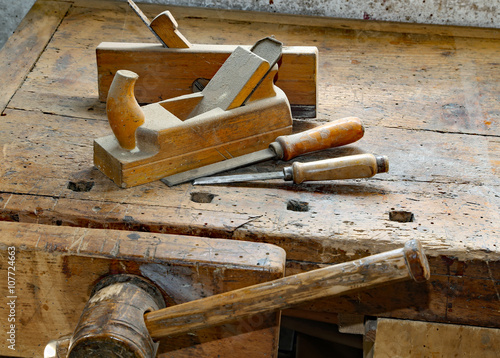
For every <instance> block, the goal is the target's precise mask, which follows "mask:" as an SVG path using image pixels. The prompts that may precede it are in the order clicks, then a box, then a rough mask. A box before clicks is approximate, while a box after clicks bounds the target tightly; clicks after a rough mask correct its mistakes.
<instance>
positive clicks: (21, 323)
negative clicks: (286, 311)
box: [0, 222, 285, 357]
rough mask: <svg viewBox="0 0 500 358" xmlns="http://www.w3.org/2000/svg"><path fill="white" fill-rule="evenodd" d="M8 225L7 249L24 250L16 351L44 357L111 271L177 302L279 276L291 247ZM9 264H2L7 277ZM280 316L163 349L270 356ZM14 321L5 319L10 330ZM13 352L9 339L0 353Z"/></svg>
mask: <svg viewBox="0 0 500 358" xmlns="http://www.w3.org/2000/svg"><path fill="white" fill-rule="evenodd" d="M0 232H1V233H2V235H0V248H2V254H3V253H4V252H7V247H14V248H15V253H16V254H15V267H16V284H15V294H16V296H17V299H16V312H17V313H16V332H17V333H16V351H15V354H17V355H18V356H23V357H40V356H41V355H42V352H43V349H44V347H45V344H47V343H48V342H49V341H50V340H52V339H58V338H60V337H62V336H65V335H70V334H71V333H72V331H73V329H74V328H75V327H76V323H77V321H78V319H79V316H80V312H82V310H83V307H84V305H85V303H86V301H87V300H88V297H89V295H90V292H91V290H92V288H93V287H94V285H95V284H96V283H97V282H98V281H99V280H100V279H101V278H103V277H105V276H107V275H109V274H119V273H129V274H134V275H140V276H142V277H145V278H147V279H149V280H150V281H152V282H154V283H155V284H156V285H157V286H158V287H159V288H160V290H162V292H163V294H164V295H165V300H166V302H167V304H168V305H173V304H179V303H182V302H187V301H191V300H193V299H197V298H201V297H206V296H210V295H213V294H217V293H221V292H225V291H227V290H233V289H236V288H240V287H244V286H247V285H252V284H255V283H259V282H263V281H266V280H271V279H276V278H279V277H281V276H282V275H283V266H284V260H285V254H284V251H283V250H281V249H279V248H277V247H273V246H270V245H257V244H253V243H244V242H235V241H224V240H222V241H220V240H208V239H203V238H199V237H179V236H175V235H158V234H149V233H141V232H127V231H113V230H106V231H104V230H91V229H85V228H69V227H58V226H54V225H51V226H47V225H34V224H21V223H7V222H0ZM7 267H8V265H7V264H3V265H2V266H1V270H0V271H1V276H2V277H3V278H5V281H4V282H6V281H7ZM8 309H9V307H8V306H7V305H2V307H1V308H0V313H1V314H2V315H4V316H7V314H8V313H7V310H8ZM278 319H279V316H276V315H275V314H272V315H260V316H254V317H250V318H248V319H246V320H242V321H239V322H236V323H234V324H228V325H225V326H220V327H218V328H216V329H213V330H200V331H198V332H191V334H190V335H187V336H179V338H178V339H167V340H164V341H161V342H160V350H159V352H160V353H167V352H168V353H169V355H168V357H184V356H188V355H189V354H200V353H201V354H204V355H207V356H210V355H212V354H215V352H217V354H221V356H227V357H233V356H234V352H233V351H232V350H233V349H234V347H233V344H234V345H235V347H237V349H240V350H241V352H242V354H245V352H246V353H247V354H250V351H251V352H260V353H257V354H262V355H265V354H268V353H269V352H272V351H274V350H275V349H276V347H277V333H278V330H277V329H276V328H275V327H276V323H277V322H278V321H277V320H278ZM8 325H9V322H8V321H7V320H4V321H3V322H2V323H1V328H2V330H5V332H7V328H8ZM238 334H241V335H238ZM220 342H224V344H223V345H222V346H221V345H220ZM245 346H246V348H245ZM250 347H251V348H250ZM11 353H12V351H11V350H9V349H8V348H7V341H5V340H4V341H3V342H1V343H0V354H2V355H10V354H11ZM159 356H160V357H161V356H162V354H160V355H159Z"/></svg>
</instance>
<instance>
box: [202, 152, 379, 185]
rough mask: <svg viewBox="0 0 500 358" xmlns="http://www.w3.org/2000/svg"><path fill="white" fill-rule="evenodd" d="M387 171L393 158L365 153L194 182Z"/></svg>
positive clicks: (323, 177)
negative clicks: (275, 170)
mask: <svg viewBox="0 0 500 358" xmlns="http://www.w3.org/2000/svg"><path fill="white" fill-rule="evenodd" d="M387 171H389V160H388V159H387V157H386V156H375V155H373V154H369V153H365V154H357V155H349V156H346V157H340V158H331V159H324V160H318V161H315V162H308V163H299V162H295V163H293V164H292V165H291V166H289V167H285V168H284V169H283V171H281V172H271V173H256V174H239V175H225V176H218V177H206V178H199V179H196V180H195V181H194V183H193V184H194V185H206V184H224V183H235V182H245V181H253V180H269V179H283V180H285V181H293V182H294V183H295V184H300V183H303V182H305V181H321V180H340V179H356V178H369V177H372V176H374V175H375V174H378V173H385V172H387Z"/></svg>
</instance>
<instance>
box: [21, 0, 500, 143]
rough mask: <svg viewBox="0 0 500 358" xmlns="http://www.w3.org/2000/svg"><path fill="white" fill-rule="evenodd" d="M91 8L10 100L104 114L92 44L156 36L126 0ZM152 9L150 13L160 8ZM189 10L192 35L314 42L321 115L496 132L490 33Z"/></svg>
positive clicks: (70, 21) (73, 15)
mask: <svg viewBox="0 0 500 358" xmlns="http://www.w3.org/2000/svg"><path fill="white" fill-rule="evenodd" d="M89 6H95V8H93V9H92V10H89V9H88V8H86V7H84V6H83V5H82V4H81V3H80V6H74V7H73V8H72V9H71V11H70V13H69V14H68V16H67V17H66V18H65V20H64V22H63V23H62V24H61V26H60V29H59V30H58V32H57V33H56V34H55V36H54V39H53V40H52V41H51V43H50V45H49V47H48V48H47V50H46V51H45V52H44V54H43V56H42V57H41V58H40V61H39V62H38V66H37V68H36V69H35V71H34V72H33V73H32V74H30V76H29V78H28V79H27V82H26V84H25V85H24V86H23V87H22V88H21V89H20V90H19V91H18V93H17V94H16V96H15V97H14V98H13V100H12V102H11V106H12V107H14V108H22V109H38V110H42V111H45V112H49V113H57V114H67V115H71V116H78V117H83V118H98V119H104V118H105V115H104V106H103V104H100V103H99V102H98V101H97V100H96V96H97V92H96V86H97V78H96V74H95V66H96V64H95V53H94V50H95V48H96V47H97V46H98V44H99V43H100V42H104V41H126V42H151V43H155V41H156V40H155V39H154V37H153V35H152V34H151V33H150V32H149V31H148V30H147V28H146V27H145V26H144V25H143V24H142V22H141V21H140V20H139V19H137V16H136V15H135V14H134V13H133V11H132V10H131V9H127V5H126V4H122V3H120V4H115V5H113V3H106V2H103V5H102V6H101V5H95V4H94V5H89ZM113 6H115V7H113ZM148 9H151V10H148V11H150V14H149V15H152V14H153V13H154V9H159V7H151V8H149V7H148ZM190 11H194V10H193V9H191V8H176V13H175V12H173V13H174V15H175V16H176V17H179V18H180V19H182V20H179V21H180V22H181V23H182V24H183V29H182V31H183V33H185V34H186V36H188V38H190V39H191V40H192V42H194V43H207V44H211V43H213V44H242V43H243V44H248V43H253V42H255V40H256V39H258V38H261V37H264V36H268V35H269V34H274V35H275V36H276V38H277V39H279V40H280V41H282V42H283V43H284V44H285V45H287V46H294V45H314V46H317V47H318V49H319V67H318V79H317V82H318V89H317V93H318V103H319V106H318V110H319V115H318V117H320V118H332V117H333V118H340V117H346V116H352V115H355V116H358V117H360V118H362V119H363V120H364V121H365V123H366V124H367V125H373V126H375V125H377V126H380V125H382V126H386V127H399V128H405V129H423V130H430V131H437V132H453V133H468V134H484V135H492V136H498V133H499V128H498V123H499V122H500V119H499V113H500V112H499V109H498V102H497V101H496V99H497V98H498V97H499V96H500V93H499V91H500V89H499V88H498V86H497V83H498V82H499V81H500V78H499V76H500V71H498V68H499V66H500V65H499V64H498V61H497V59H498V57H499V51H500V50H499V49H500V44H499V41H500V40H499V39H498V38H494V36H492V38H489V39H488V38H460V37H448V36H437V35H428V34H408V33H397V32H383V31H380V32H374V31H368V32H367V31H353V30H346V29H336V28H328V27H327V28H322V27H316V26H313V25H310V26H306V25H305V24H303V25H302V26H299V25H298V24H294V25H287V26H284V25H283V24H280V23H279V21H278V20H277V18H278V17H276V16H274V17H273V16H272V15H267V16H271V17H270V18H269V20H268V22H244V23H243V24H242V23H241V22H238V21H233V20H231V19H229V20H225V19H224V18H221V17H218V16H215V15H214V14H212V15H210V16H191V15H190V14H191V12H190ZM196 11H203V10H199V9H198V10H196ZM207 11H208V10H207ZM208 12H210V11H208ZM183 16H184V17H183ZM228 16H229V15H228ZM271 19H275V20H276V21H271ZM104 23H105V24H106V26H103V24H104ZM243 25H244V26H243ZM83 26H85V28H86V29H87V31H85V32H82V31H80V29H81V28H82V27H83ZM222 28H223V29H224V31H221V29H222ZM122 29H123V30H122ZM471 32H473V31H471ZM319 39H321V41H320V40H319ZM74 73H78V74H80V75H79V76H74ZM33 93H36V96H34V95H33Z"/></svg>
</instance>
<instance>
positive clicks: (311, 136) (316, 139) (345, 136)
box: [271, 117, 365, 160]
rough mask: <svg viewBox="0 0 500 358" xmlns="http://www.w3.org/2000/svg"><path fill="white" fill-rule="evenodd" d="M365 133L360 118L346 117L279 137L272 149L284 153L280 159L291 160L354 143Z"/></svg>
mask: <svg viewBox="0 0 500 358" xmlns="http://www.w3.org/2000/svg"><path fill="white" fill-rule="evenodd" d="M364 133H365V130H364V127H363V124H362V123H361V120H360V119H359V118H356V117H346V118H342V119H339V120H337V121H333V122H330V123H326V124H323V125H321V126H318V127H315V128H312V129H309V130H307V131H304V132H300V133H296V134H291V135H287V136H279V137H278V138H276V141H275V142H273V143H272V144H271V147H272V148H273V149H274V150H275V151H276V152H277V154H278V155H280V154H281V153H282V156H281V158H280V159H283V160H290V159H292V158H295V157H297V156H299V155H302V154H305V153H310V152H315V151H318V150H323V149H327V148H333V147H340V146H342V145H347V144H350V143H354V142H356V141H357V140H359V139H361V138H362V137H363V135H364ZM280 152H281V153H280Z"/></svg>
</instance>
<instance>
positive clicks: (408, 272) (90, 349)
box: [68, 240, 430, 358]
mask: <svg viewBox="0 0 500 358" xmlns="http://www.w3.org/2000/svg"><path fill="white" fill-rule="evenodd" d="M429 275H430V274H429V266H428V262H427V259H426V257H425V255H424V253H423V251H422V247H421V245H420V243H419V242H418V241H416V240H411V241H409V242H407V243H406V245H405V246H404V248H401V249H396V250H392V251H388V252H384V253H380V254H376V255H372V256H368V257H365V258H362V259H359V260H355V261H350V262H345V263H342V264H338V265H333V266H329V267H325V268H321V269H317V270H313V271H309V272H305V273H301V274H298V275H293V276H288V277H285V278H282V279H278V280H275V281H270V282H266V283H262V284H258V285H254V286H250V287H246V288H242V289H238V290H235V291H231V292H226V293H222V294H219V295H215V296H211V297H207V298H203V299H199V300H195V301H191V302H186V303H182V304H179V305H176V306H171V307H167V308H162V307H163V306H164V303H163V300H162V298H161V297H162V296H161V294H160V293H159V290H158V289H156V288H155V287H154V286H151V285H150V284H148V283H146V282H145V281H144V280H143V279H141V278H138V277H135V276H118V277H114V276H110V277H108V278H107V279H105V280H104V281H103V282H101V283H100V284H98V287H96V288H95V289H94V292H93V295H92V297H91V298H90V300H89V302H88V303H87V306H86V307H85V309H84V312H83V314H82V316H81V318H80V322H79V323H78V326H77V328H76V330H75V333H74V335H73V337H72V339H71V343H70V349H69V354H68V357H70V358H77V357H104V356H105V357H122V358H123V357H138V358H146V357H147V358H152V357H155V355H156V344H155V343H154V342H155V341H156V340H158V339H159V338H162V337H166V336H172V335H176V334H181V333H186V332H190V331H194V330H198V329H202V328H206V327H210V326H215V325H220V324H223V323H228V322H232V321H236V320H238V319H242V318H245V317H249V316H251V315H255V314H259V313H264V312H270V311H276V310H282V309H285V308H289V307H291V306H294V305H298V304H301V303H304V302H307V301H311V300H315V299H319V298H324V297H329V296H340V295H344V294H347V293H353V292H355V291H359V290H363V289H368V288H372V287H374V286H378V285H381V284H385V283H388V282H393V281H400V280H406V279H409V278H412V279H413V280H415V281H417V282H422V281H425V280H428V279H429Z"/></svg>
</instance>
